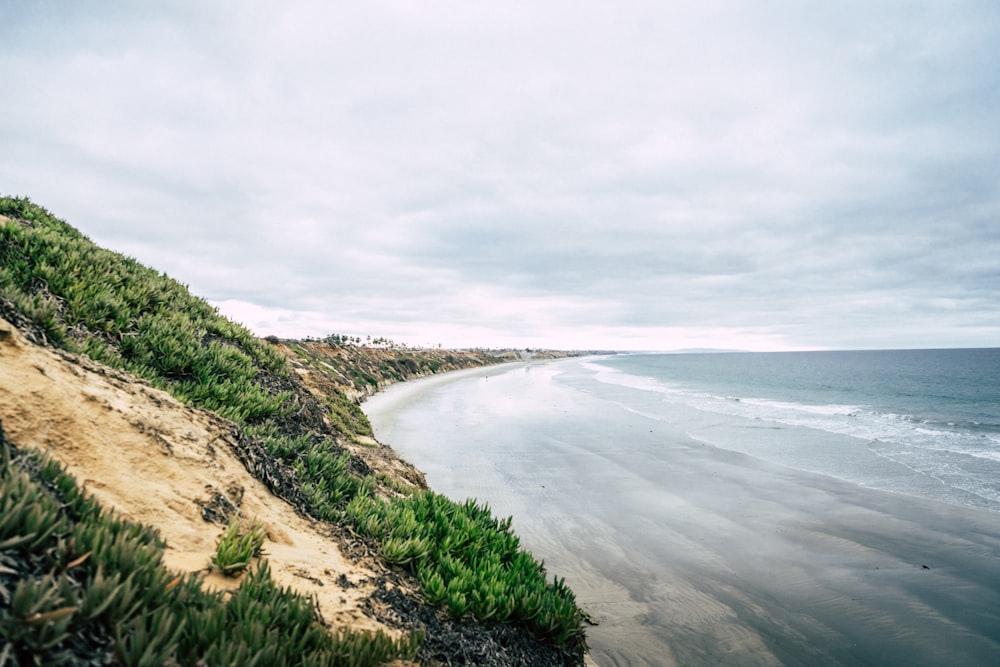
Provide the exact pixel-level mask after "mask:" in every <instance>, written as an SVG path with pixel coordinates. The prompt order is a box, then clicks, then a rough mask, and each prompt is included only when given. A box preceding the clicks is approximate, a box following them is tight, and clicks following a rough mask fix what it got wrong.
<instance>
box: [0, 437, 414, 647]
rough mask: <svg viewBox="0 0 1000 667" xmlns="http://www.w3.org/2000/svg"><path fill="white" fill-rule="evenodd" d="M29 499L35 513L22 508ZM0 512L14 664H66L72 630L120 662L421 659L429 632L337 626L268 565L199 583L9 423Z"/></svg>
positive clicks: (8, 641)
mask: <svg viewBox="0 0 1000 667" xmlns="http://www.w3.org/2000/svg"><path fill="white" fill-rule="evenodd" d="M29 505H30V506H32V507H36V508H39V511H38V512H26V511H23V510H22V509H20V508H24V507H27V506H29ZM0 508H2V509H4V510H8V511H5V512H3V514H2V515H0V521H2V526H3V528H2V530H3V533H2V534H3V535H4V536H5V537H4V539H3V547H2V548H0V556H2V557H3V561H4V562H7V563H14V562H21V563H22V564H23V565H22V566H21V571H22V576H21V577H20V580H19V581H18V583H17V585H16V587H15V588H14V590H13V591H10V594H9V595H6V594H0V637H3V640H4V643H3V648H0V654H2V655H3V656H5V658H4V660H5V661H6V660H7V659H12V660H13V664H46V665H56V664H60V663H62V662H64V661H66V659H67V658H68V657H69V651H70V646H73V647H75V648H79V647H80V645H79V639H76V641H77V643H75V644H71V643H70V639H71V637H74V638H78V637H102V636H104V637H109V638H111V640H112V641H113V645H114V646H113V649H114V655H115V657H116V664H122V665H137V666H146V665H157V666H158V665H164V664H178V665H182V666H185V667H188V666H190V667H194V666H195V665H202V664H206V665H241V666H242V665H261V666H263V665H324V666H326V665H356V666H358V667H368V666H372V665H378V664H382V663H384V662H388V661H391V660H396V659H404V660H410V659H413V658H414V657H415V655H416V652H417V650H418V649H419V647H420V644H421V642H422V639H423V635H422V634H421V633H419V632H415V633H410V634H409V635H407V636H404V637H402V638H400V639H394V638H392V637H389V636H387V635H385V634H383V633H381V632H379V633H367V632H358V631H354V630H351V629H342V630H339V631H335V632H330V631H328V630H327V628H326V627H325V626H324V625H323V624H322V622H321V619H320V617H319V615H318V613H317V611H316V605H315V602H314V601H313V600H312V599H310V598H305V597H302V596H301V595H298V594H296V593H295V592H293V591H292V590H291V589H288V588H283V587H281V586H278V585H277V584H276V583H275V582H274V580H273V579H272V578H271V575H270V569H269V568H268V566H267V563H266V561H262V562H261V564H260V566H259V567H258V568H257V569H256V570H254V571H252V572H251V573H250V574H249V575H248V576H246V577H244V579H243V581H242V582H241V583H240V586H239V587H238V588H237V590H236V591H234V592H233V593H232V594H230V595H228V596H223V595H222V594H220V593H216V592H209V591H206V590H203V589H202V588H201V582H200V580H199V579H198V578H197V577H196V576H193V575H191V576H178V575H176V574H174V573H172V572H170V571H168V570H167V569H166V568H164V567H163V564H162V556H163V549H164V546H163V543H162V541H160V539H159V537H158V534H157V533H156V531H155V530H152V529H150V528H148V527H145V526H142V525H139V524H134V523H130V522H127V521H124V520H122V519H120V518H118V517H117V516H116V515H115V514H114V513H111V512H106V511H104V510H102V509H101V508H100V506H99V505H98V504H97V503H96V502H95V501H94V500H93V499H92V498H90V497H89V496H87V495H86V494H85V493H84V492H83V491H82V490H80V489H79V487H78V486H77V485H76V483H75V481H74V480H73V479H72V478H71V477H70V476H69V475H67V474H66V473H65V472H64V471H63V469H62V468H61V466H59V465H58V464H56V463H54V462H52V461H49V460H45V459H43V458H41V457H38V456H35V455H27V454H24V453H17V452H15V451H14V450H13V448H12V446H11V445H10V444H9V443H8V442H7V440H6V438H5V437H4V435H3V431H2V429H0ZM234 532H240V531H234ZM249 532H251V533H252V532H253V531H252V530H251V531H249ZM257 534H258V535H259V534H260V533H259V531H258V533H257ZM14 538H19V539H14ZM251 542H253V543H256V538H254V539H253V540H251ZM258 550H259V549H258ZM39 554H49V555H48V556H46V557H45V558H42V557H40V556H39ZM94 648H95V650H97V651H104V650H106V648H107V647H106V646H105V645H104V644H98V645H97V646H96V647H94ZM101 664H104V663H103V661H102V662H101Z"/></svg>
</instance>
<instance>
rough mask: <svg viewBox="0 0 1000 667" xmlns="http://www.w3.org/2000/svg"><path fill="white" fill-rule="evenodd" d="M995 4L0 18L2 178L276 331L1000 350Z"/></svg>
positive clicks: (146, 5)
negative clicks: (975, 347) (985, 348)
mask: <svg viewBox="0 0 1000 667" xmlns="http://www.w3.org/2000/svg"><path fill="white" fill-rule="evenodd" d="M998 62H1000V4H998V3H997V2H996V1H995V0H982V1H979V2H976V1H964V0H956V1H949V2H943V1H937V0H935V1H933V2H920V1H905V2H879V1H877V0H864V1H860V2H855V1H851V0H846V1H841V2H829V1H823V2H819V1H816V2H769V1H766V0H754V1H745V2H741V1H737V0H734V1H732V2H711V1H705V0H692V1H690V2H687V1H677V0H673V1H671V2H669V3H668V2H662V1H660V0H655V1H654V0H651V1H648V2H642V1H635V0H622V1H619V2H597V1H591V0H572V1H571V0H567V1H565V2H550V1H546V0H538V1H535V2H515V1H513V0H507V1H505V2H486V1H484V0H480V1H476V0H454V1H440V0H428V1H423V2H415V1H414V2H404V1H402V0H398V1H388V2H386V1H379V0H366V1H364V2H352V3H342V2H326V1H317V2H295V1H289V2H264V1H262V0H260V1H259V0H240V1H239V2H231V1H222V0H220V1H208V0H191V1H190V2H164V1H160V2H132V1H127V0H121V1H120V2H75V1H66V2H46V1H45V0H2V2H0V87H2V91H3V93H2V96H3V97H2V99H3V103H2V104H0V193H2V194H7V195H24V196H28V197H30V198H32V199H33V200H34V201H35V202H36V203H38V204H41V205H42V206H45V207H46V208H48V209H49V210H50V211H52V212H53V213H54V214H56V215H57V216H58V217H60V218H63V219H65V220H66V221H67V222H69V223H70V224H72V225H74V226H75V227H77V228H78V229H80V230H81V231H82V232H83V233H85V234H87V235H88V236H89V237H90V238H91V239H93V240H94V241H95V242H97V243H99V244H101V245H103V246H105V247H108V248H111V249H114V250H118V251H121V252H124V253H126V254H129V255H132V256H134V257H136V258H138V259H139V260H140V261H142V262H143V263H145V264H148V265H151V266H153V267H155V268H157V269H159V270H162V271H165V272H166V273H168V274H169V275H171V276H172V277H174V278H177V279H178V280H180V281H182V282H184V283H186V284H188V285H190V287H191V289H192V291H194V292H195V293H196V294H198V295H200V296H203V297H205V298H207V299H208V300H209V301H210V302H212V303H213V304H215V305H217V306H218V307H219V308H220V310H221V311H222V312H223V313H225V314H227V315H230V316H231V317H233V318H234V319H236V320H238V321H241V322H243V323H244V324H246V325H248V326H249V327H250V328H251V329H253V330H254V331H255V332H257V333H258V334H259V335H267V334H272V333H273V334H277V335H279V336H283V337H304V336H307V335H312V336H323V335H326V334H329V333H334V332H336V333H346V334H351V335H361V336H365V335H369V334H370V335H372V336H386V337H389V338H392V339H393V340H396V341H397V342H405V343H408V344H412V345H437V344H438V343H441V344H443V345H445V346H478V345H484V346H514V347H527V346H530V347H535V346H545V347H553V348H588V349H592V348H602V349H607V348H615V349H676V348H690V347H714V348H740V349H759V350H771V349H800V348H885V347H894V348H895V347H970V346H998V345H1000V67H998V66H997V63H998Z"/></svg>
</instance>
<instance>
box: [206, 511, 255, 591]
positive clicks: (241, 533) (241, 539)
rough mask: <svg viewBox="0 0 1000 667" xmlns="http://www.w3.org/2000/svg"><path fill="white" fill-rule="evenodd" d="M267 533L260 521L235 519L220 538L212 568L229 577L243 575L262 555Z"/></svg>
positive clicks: (231, 520)
mask: <svg viewBox="0 0 1000 667" xmlns="http://www.w3.org/2000/svg"><path fill="white" fill-rule="evenodd" d="M264 537H266V533H265V531H264V526H263V525H261V524H260V522H258V521H244V520H243V519H240V518H239V517H233V518H232V519H230V521H229V526H228V527H227V528H226V530H225V531H224V532H223V533H222V535H221V537H219V545H218V547H216V549H215V556H214V557H213V558H212V567H215V568H218V569H219V570H220V571H221V572H222V574H224V575H226V576H227V577H231V576H235V575H238V574H242V573H243V572H244V571H245V570H246V569H247V568H248V567H250V563H251V561H252V560H253V559H254V558H258V557H259V556H260V555H261V553H262V548H263V546H264Z"/></svg>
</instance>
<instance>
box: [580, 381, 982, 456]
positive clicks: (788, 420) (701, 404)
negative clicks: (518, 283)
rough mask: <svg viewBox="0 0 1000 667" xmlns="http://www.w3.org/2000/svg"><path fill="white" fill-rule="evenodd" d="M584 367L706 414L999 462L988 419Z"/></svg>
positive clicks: (629, 386)
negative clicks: (699, 385) (735, 391)
mask: <svg viewBox="0 0 1000 667" xmlns="http://www.w3.org/2000/svg"><path fill="white" fill-rule="evenodd" d="M586 367H587V368H588V369H589V370H591V371H593V372H594V374H595V375H594V378H595V379H596V380H598V381H599V382H603V383H605V384H611V385H617V386H621V387H626V388H630V389H637V390H640V391H646V392H655V393H656V394H658V395H659V396H660V398H661V399H662V400H664V401H666V402H669V403H673V404H679V405H685V406H687V407H691V408H695V409H697V410H702V411H705V412H714V413H720V414H726V415H731V416H735V417H742V418H745V419H753V420H764V421H770V422H775V423H778V424H784V425H787V426H800V427H805V428H813V429H819V430H822V431H827V432H829V433H835V434H838V435H845V436H849V437H854V438H859V439H862V440H866V441H874V442H883V443H893V444H896V445H899V446H904V447H909V448H916V449H921V450H926V451H928V452H939V453H946V452H950V453H954V454H959V455H963V456H970V457H975V458H979V459H984V460H989V461H994V462H1000V428H997V427H995V426H994V425H991V424H988V423H984V422H979V421H971V420H959V419H953V420H947V421H936V420H932V419H926V418H923V417H920V416H918V415H910V414H904V413H897V412H889V411H880V410H876V409H874V408H872V407H870V406H866V405H851V404H840V403H829V404H822V403H804V402H801V403H800V402H795V401H787V400H776V399H771V398H762V397H758V396H734V395H731V394H722V393H719V394H713V393H710V392H706V391H703V390H700V389H695V388H691V387H685V386H684V385H682V384H680V383H668V382H665V381H663V380H660V379H658V378H653V377H648V376H642V375H635V374H632V373H628V372H625V371H621V370H618V369H614V368H609V367H607V366H603V365H601V364H599V363H596V362H590V363H588V364H586Z"/></svg>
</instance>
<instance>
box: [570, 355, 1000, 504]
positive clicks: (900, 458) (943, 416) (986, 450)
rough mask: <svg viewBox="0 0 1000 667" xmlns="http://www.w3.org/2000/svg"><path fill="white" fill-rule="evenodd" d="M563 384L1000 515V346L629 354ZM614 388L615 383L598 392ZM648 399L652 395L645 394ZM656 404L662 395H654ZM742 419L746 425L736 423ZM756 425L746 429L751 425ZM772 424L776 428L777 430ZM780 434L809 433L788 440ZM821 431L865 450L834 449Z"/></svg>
mask: <svg viewBox="0 0 1000 667" xmlns="http://www.w3.org/2000/svg"><path fill="white" fill-rule="evenodd" d="M581 371H582V372H578V373H577V374H576V377H575V379H574V378H572V377H567V378H564V381H569V382H573V383H574V384H575V385H576V386H577V387H578V388H584V386H585V385H588V383H589V386H586V390H587V391H589V392H592V393H595V394H602V395H605V396H612V395H613V394H614V392H613V391H612V388H614V387H617V388H627V389H630V390H632V391H631V393H629V394H625V395H620V396H619V399H620V401H621V404H622V407H624V408H625V409H629V410H641V411H643V412H644V413H645V414H646V416H651V417H654V418H655V417H656V414H657V410H658V408H662V406H664V405H668V404H669V405H673V406H676V405H682V406H687V407H690V408H694V409H696V410H698V411H700V412H702V413H707V414H719V415H729V416H733V417H737V418H740V419H741V420H749V422H751V423H752V424H754V425H757V426H759V427H765V429H766V431H767V433H766V436H759V437H748V429H747V428H738V427H733V425H732V424H733V423H734V422H730V423H729V426H728V427H726V428H715V429H713V428H712V427H711V426H710V425H708V424H707V423H706V421H704V420H702V422H701V423H700V424H698V423H692V424H691V426H690V428H689V429H688V433H689V435H691V436H692V437H694V438H696V439H702V440H705V441H708V442H710V443H711V444H714V445H717V446H720V447H724V448H727V449H733V450H737V451H743V452H745V453H748V454H751V455H754V456H758V457H761V458H765V459H767V460H770V461H772V462H776V463H781V464H787V465H791V466H793V467H797V468H802V469H805V470H810V471H812V472H820V473H825V474H830V475H833V476H836V477H840V478H843V479H846V480H848V481H854V482H857V483H860V484H864V485H867V486H872V487H874V488H881V489H883V490H888V491H893V492H897V493H911V494H914V495H919V496H923V497H929V498H932V499H935V500H941V501H945V502H952V503H957V504H965V505H970V506H973V507H980V508H985V509H991V510H994V511H1000V348H988V349H941V350H871V351H835V352H784V353H710V354H629V355H618V356H613V357H607V358H602V359H597V360H593V361H589V362H586V363H585V364H584V367H583V368H582V369H581ZM600 385H605V386H603V387H602V386H600ZM643 394H645V396H643ZM651 399H652V400H651ZM735 423H736V424H739V423H740V422H739V421H737V422H735ZM744 424H746V422H744ZM767 427H769V428H767ZM782 427H806V428H807V429H810V430H811V432H812V433H813V434H814V435H812V436H810V435H806V436H803V433H805V434H809V433H810V431H803V430H798V431H796V436H795V437H794V438H791V439H789V438H782V437H780V435H778V432H779V431H780V430H782ZM822 434H836V435H840V436H848V437H849V438H850V439H851V440H850V441H845V440H837V441H836V442H840V443H844V442H852V441H853V442H854V443H863V445H864V448H865V449H866V450H867V452H866V453H868V452H870V453H871V454H874V455H876V456H877V457H879V458H881V459H883V461H884V463H885V464H884V465H879V462H876V463H875V464H873V463H872V459H871V457H869V456H864V455H860V456H859V455H858V454H857V452H858V449H857V448H856V447H850V446H844V445H840V446H839V449H838V445H831V446H824V445H823V444H822V443H824V442H830V441H831V440H832V439H830V440H827V439H824V438H822V437H817V436H821V435H822Z"/></svg>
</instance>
